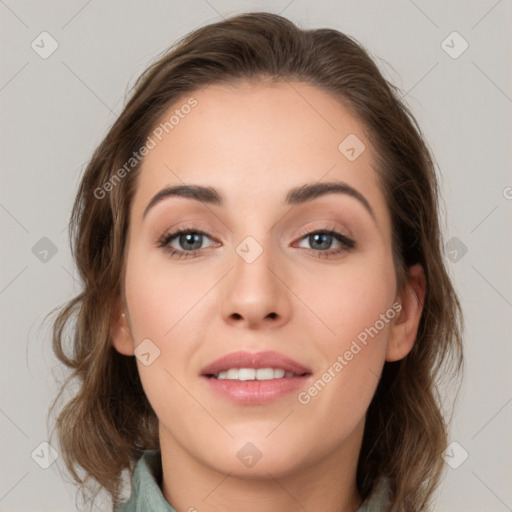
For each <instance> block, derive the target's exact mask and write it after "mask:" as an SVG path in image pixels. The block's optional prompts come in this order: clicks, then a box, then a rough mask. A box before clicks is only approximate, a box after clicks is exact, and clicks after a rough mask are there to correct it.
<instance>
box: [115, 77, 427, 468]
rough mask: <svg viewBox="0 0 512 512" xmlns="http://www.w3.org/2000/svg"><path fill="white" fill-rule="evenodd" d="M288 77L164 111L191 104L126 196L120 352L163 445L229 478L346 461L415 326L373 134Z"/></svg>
mask: <svg viewBox="0 0 512 512" xmlns="http://www.w3.org/2000/svg"><path fill="white" fill-rule="evenodd" d="M292 85H293V86H292ZM292 85H291V84H287V83H279V84H274V85H272V86H269V85H263V84H260V85H248V84H244V85H239V86H237V87H234V86H230V87H221V86H210V87H207V88H204V89H202V90H200V91H197V92H194V93H193V94H190V95H189V96H187V97H184V99H183V101H181V102H178V103H177V104H175V105H173V106H172V108H170V109H169V111H168V112H167V113H166V115H165V116H163V118H162V122H165V121H166V120H168V119H169V118H170V117H171V115H172V114H173V113H174V112H175V110H176V109H180V107H181V106H182V105H184V104H186V103H187V100H188V99H189V98H190V97H193V98H194V99H195V100H196V102H197V104H195V106H194V107H193V108H190V109H188V108H186V109H181V110H180V112H181V115H180V116H179V122H178V123H176V124H173V128H172V130H169V129H168V132H169V133H165V130H164V131H163V133H161V132H162V130H161V129H160V131H158V132H157V133H158V135H159V136H158V137H155V136H153V139H154V141H155V142H156V144H155V147H154V148H153V149H151V150H150V151H149V153H148V154H147V156H146V157H145V159H144V161H143V163H142V166H141V169H140V174H139V176H138V184H137V189H136V193H135V196H134V199H133V202H132V205H131V211H130V227H129V233H128V241H127V253H126V267H125V275H124V297H123V308H124V309H123V311H124V313H125V316H124V317H123V318H124V319H125V320H119V322H118V323H117V324H116V327H115V329H114V333H113V340H114V345H115V347H116V348H117V350H118V351H119V352H121V353H123V354H126V355H133V354H134V353H135V355H136V356H137V365H138V368H139V374H140V378H141V382H142V385H143V387H144V390H145V393H146V395H147V397H148V400H149V401H150V403H151V405H152V407H153V409H154V411H155V413H156V415H157V416H158V418H159V422H160V437H161V445H162V449H167V450H169V452H172V453H173V454H175V456H176V457H178V456H181V457H187V458H189V460H193V461H194V462H195V463H198V464H201V465H202V466H203V467H209V468H212V469H216V470H219V471H222V472H223V473H228V472H231V473H233V474H241V475H248V476H258V475H260V476H261V475H263V476H267V475H268V473H271V474H272V475H274V476H275V477H278V476H284V475H286V474H289V473H290V472H293V471H298V470H299V469H300V468H301V467H305V465H308V466H310V467H311V465H314V464H316V463H318V462H319V461H321V460H323V461H326V460H333V461H335V460H342V459H343V458H347V457H349V456H350V454H352V455H351V460H353V459H354V457H355V458H357V453H358V451H359V449H360V440H361V436H362V432H363V428H364V418H365V413H366V410H367V408H368V406H369V404H370V402H371V399H372V397H373V394H374V392H375V389H376V386H377V383H378V379H379V376H380V374H381V371H382V367H383V365H384V362H385V360H386V359H387V360H394V359H398V358H400V357H403V356H404V355H405V354H406V353H407V352H408V351H409V350H410V348H411V346H412V343H413V340H414V337H415V332H416V331H415V329H416V327H417V321H418V320H419V316H418V312H417V311H416V312H415V311H412V313H411V314H409V312H410V311H411V307H409V302H411V301H410V300H409V298H408V297H409V296H408V295H400V293H399V292H398V290H397V286H396V279H395V268H394V265H393V258H392V246H391V221H390V215H389V211H388V208H387V205H386V202H385V199H384V196H383V192H382V190H381V187H380V185H379V178H378V174H377V172H376V171H375V169H374V167H373V166H374V155H373V148H372V143H371V140H370V139H369V138H368V136H367V135H366V132H365V130H364V128H363V126H362V125H361V124H360V123H359V122H358V121H357V120H356V119H355V118H354V117H353V116H351V115H350V113H349V112H348V111H347V110H346V109H345V108H344V107H343V106H342V105H341V104H340V103H339V102H338V101H337V100H336V99H335V98H333V97H332V96H330V95H328V94H327V93H325V92H323V91H321V90H319V89H317V88H315V87H313V86H310V85H306V84H303V83H293V84H292ZM189 104H190V103H189ZM184 112H187V113H186V114H184ZM154 133H155V132H154ZM347 137H349V138H348V139H347ZM159 139H161V140H159ZM343 141H345V142H343ZM340 144H341V145H340ZM363 144H364V146H363ZM354 157H355V158H354ZM328 182H329V183H333V184H335V185H336V186H337V188H336V187H331V189H327V188H326V187H324V188H321V187H320V188H318V187H319V186H321V185H325V184H327V183H328ZM182 185H194V186H200V187H208V189H209V193H208V194H203V195H202V196H200V198H199V199H197V198H194V197H193V194H191V193H187V194H185V195H183V194H181V195H180V194H179V191H175V193H172V192H171V190H170V187H174V186H182ZM312 186H316V187H317V189H316V193H315V189H314V188H313V189H309V192H310V193H308V189H304V188H302V187H312ZM166 189H167V190H166ZM212 189H214V191H213V193H212ZM182 190H183V189H182ZM301 190H302V192H304V193H302V194H301V193H300V192H301ZM329 190H330V191H329ZM162 191H164V192H162ZM178 230H182V231H183V233H181V234H176V232H177V231H178ZM123 322H124V323H123ZM135 350H136V351H135ZM134 351H135V352H134ZM219 360H220V361H219ZM240 368H243V370H241V371H237V370H239V369H240ZM265 368H266V369H265ZM269 368H270V369H269ZM283 374H284V376H283ZM259 457H261V458H259ZM258 458H259V460H258ZM349 458H350V457H349ZM254 461H256V462H254Z"/></svg>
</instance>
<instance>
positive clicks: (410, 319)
mask: <svg viewBox="0 0 512 512" xmlns="http://www.w3.org/2000/svg"><path fill="white" fill-rule="evenodd" d="M407 275H408V277H407V284H406V285H405V286H404V288H403V290H402V291H401V292H400V293H399V295H398V296H397V302H399V303H400V304H401V306H402V307H401V310H400V313H399V315H398V316H397V317H396V318H395V319H394V320H393V325H392V326H391V329H390V335H389V340H388V346H387V350H386V361H398V360H400V359H403V358H404V357H405V356H406V355H407V354H408V353H409V352H410V351H411V349H412V347H413V346H414V342H415V341H416V335H417V333H418V327H419V324H420V320H421V314H422V312H423V303H424V300H425V292H426V279H425V272H424V270H423V267H422V266H421V265H420V264H417V265H413V266H412V267H409V269H408V271H407Z"/></svg>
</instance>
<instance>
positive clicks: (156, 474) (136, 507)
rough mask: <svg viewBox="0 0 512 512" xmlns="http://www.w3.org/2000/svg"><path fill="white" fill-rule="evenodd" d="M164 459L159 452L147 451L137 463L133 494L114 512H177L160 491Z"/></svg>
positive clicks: (133, 480)
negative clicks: (149, 511) (148, 511)
mask: <svg viewBox="0 0 512 512" xmlns="http://www.w3.org/2000/svg"><path fill="white" fill-rule="evenodd" d="M161 481H162V458H161V455H160V452H159V451H156V450H146V451H145V452H144V453H143V455H142V456H141V458H140V459H139V460H138V461H137V463H136V465H135V468H134V470H133V474H132V479H131V494H130V498H129V500H128V501H126V502H122V503H118V504H116V505H115V506H114V510H113V512H143V511H147V510H151V511H152V512H176V511H175V509H174V508H172V507H171V505H169V503H168V502H167V501H166V500H165V498H164V496H163V494H162V491H161V489H160V485H161Z"/></svg>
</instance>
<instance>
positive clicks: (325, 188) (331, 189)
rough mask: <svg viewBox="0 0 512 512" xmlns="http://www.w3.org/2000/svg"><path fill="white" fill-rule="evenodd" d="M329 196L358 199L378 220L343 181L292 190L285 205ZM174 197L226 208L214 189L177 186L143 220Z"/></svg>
mask: <svg viewBox="0 0 512 512" xmlns="http://www.w3.org/2000/svg"><path fill="white" fill-rule="evenodd" d="M327 194H344V195H348V196H350V197H353V198H354V199H357V200H358V201H359V202H360V203H361V204H362V205H363V206H364V208H365V209H366V210H367V211H368V213H369V214H370V215H371V216H372V218H373V220H376V217H375V212H374V211H373V209H372V207H371V206H370V203H369V202H368V200H367V199H366V197H364V196H363V194H361V192H359V191H358V190H356V189H355V188H353V187H351V186H350V185H348V184H347V183H345V182H343V181H328V182H319V183H311V184H309V183H308V184H305V185H301V186H299V187H295V188H292V189H290V190H289V191H288V193H287V194H286V197H285V199H284V204H288V205H292V206H295V205H299V204H303V203H306V202H308V201H312V200H313V199H316V198H318V197H322V196H325V195H327ZM173 196H174V197H185V198H189V199H194V200H196V201H201V202H202V203H206V204H212V205H215V206H224V198H223V196H222V194H221V193H220V192H219V191H218V190H217V189H216V188H214V187H210V186H203V185H175V186H171V187H166V188H164V189H162V190H160V191H159V192H157V194H155V195H154V196H153V198H152V199H151V201H150V202H149V203H148V205H147V206H146V209H145V210H144V213H143V214H142V218H144V217H145V216H146V214H147V213H148V211H149V210H150V209H151V208H153V207H154V206H155V205H157V204H158V203H160V202H161V201H163V200H164V199H167V198H169V197H173Z"/></svg>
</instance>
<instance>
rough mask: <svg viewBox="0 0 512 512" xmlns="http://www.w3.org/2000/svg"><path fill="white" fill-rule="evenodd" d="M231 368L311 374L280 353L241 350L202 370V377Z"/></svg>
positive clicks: (305, 368)
mask: <svg viewBox="0 0 512 512" xmlns="http://www.w3.org/2000/svg"><path fill="white" fill-rule="evenodd" d="M230 368H255V369H258V368H282V369H283V370H285V371H287V372H292V373H294V374H296V375H302V374H304V373H311V370H310V369H309V368H307V367H305V366H303V365H302V364H300V363H298V362H297V361H295V360H294V359H291V358H289V357H287V356H285V355H284V354H280V353H279V352H274V351H265V352H247V351H244V350H240V351H237V352H231V353H230V354H227V355H225V356H222V357H220V358H219V359H216V360H215V361H213V362H212V363H210V364H208V365H207V366H205V367H204V368H203V369H202V370H201V375H217V374H218V373H220V372H222V371H225V370H229V369H230Z"/></svg>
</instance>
